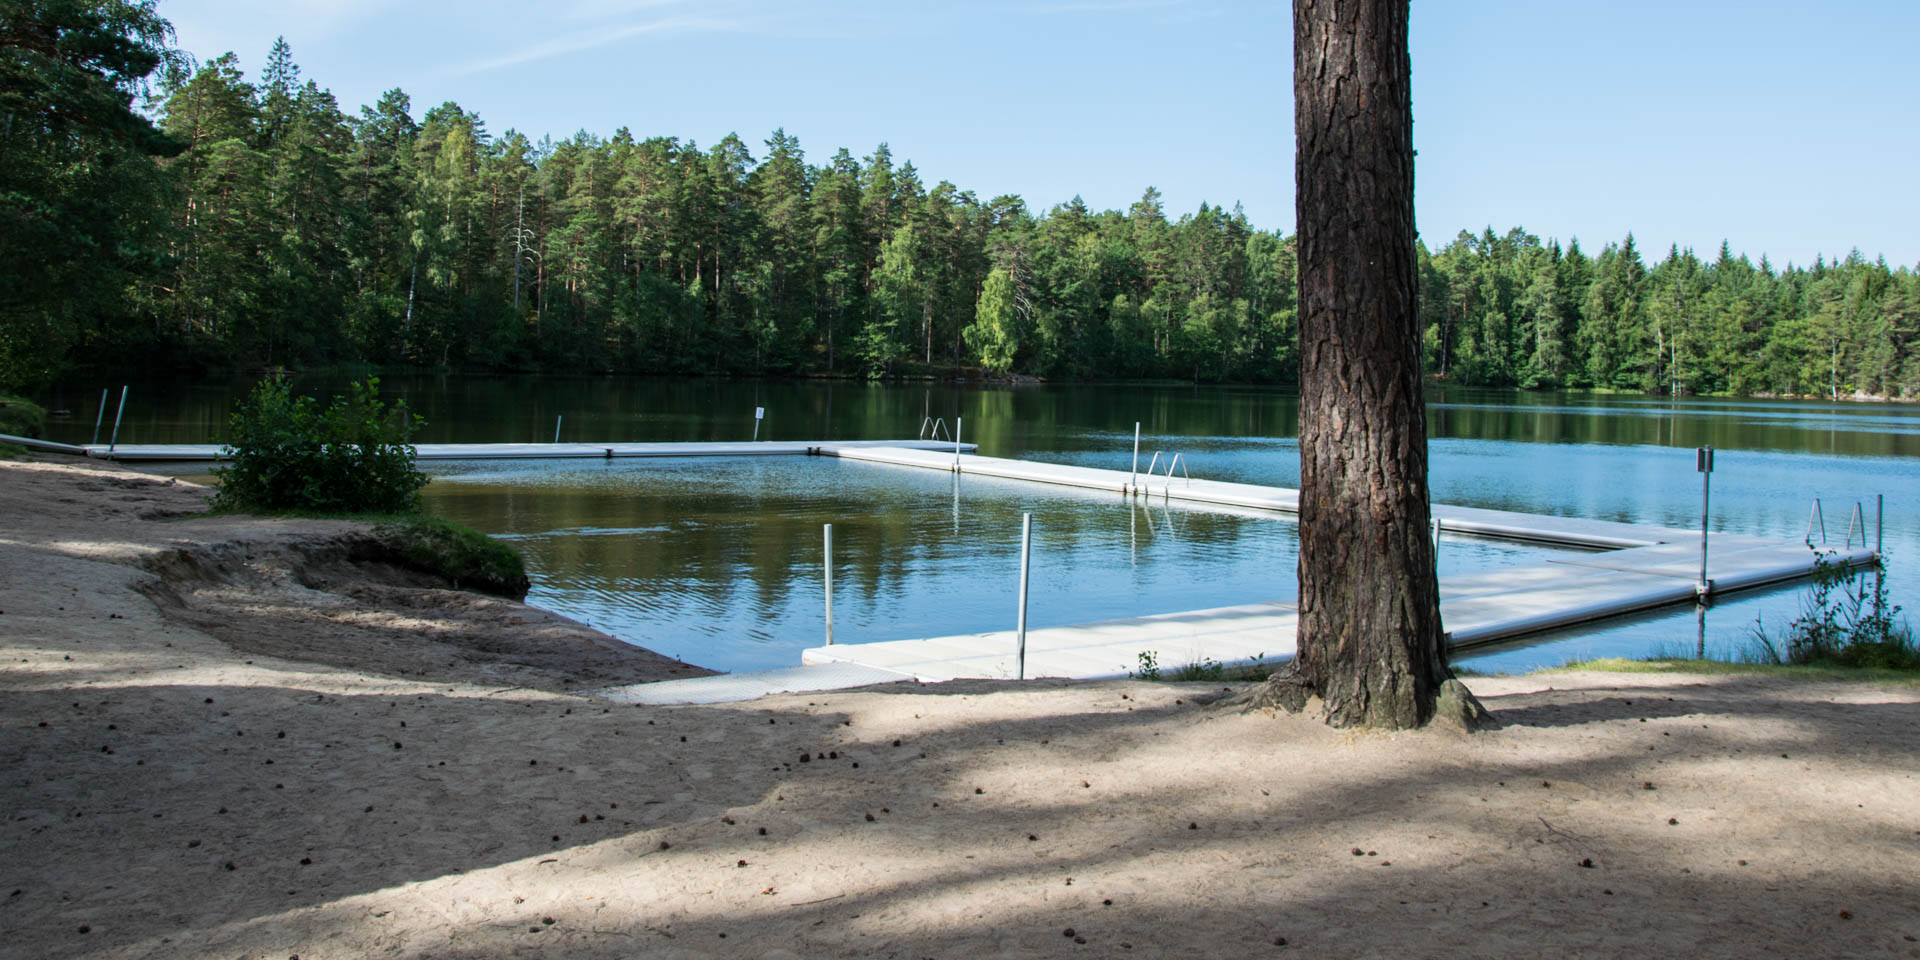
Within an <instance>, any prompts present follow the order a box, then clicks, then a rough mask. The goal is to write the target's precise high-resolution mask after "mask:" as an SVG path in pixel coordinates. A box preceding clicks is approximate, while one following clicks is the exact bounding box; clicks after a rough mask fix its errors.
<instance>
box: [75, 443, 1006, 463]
mask: <svg viewBox="0 0 1920 960" xmlns="http://www.w3.org/2000/svg"><path fill="white" fill-rule="evenodd" d="M59 446H62V447H65V449H64V450H61V451H59V452H69V451H74V450H78V451H80V452H82V453H84V454H85V455H86V456H89V457H97V458H100V459H103V460H129V461H131V460H145V461H162V460H171V461H194V460H224V459H227V458H228V457H229V456H231V454H230V453H229V448H228V447H226V446H225V445H222V444H217V443H122V444H118V445H116V446H113V447H109V446H108V445H107V444H104V443H91V444H83V445H81V446H78V447H70V446H66V445H64V444H61V445H59ZM954 446H955V444H953V443H952V442H949V441H941V440H754V441H742V442H738V443H723V442H660V443H611V442H610V443H419V444H414V448H413V449H414V457H415V459H417V460H618V459H624V458H628V457H770V456H806V455H809V454H815V455H821V454H824V455H833V456H838V455H842V453H843V452H846V451H853V450H860V449H865V448H870V447H886V448H889V449H896V450H903V451H921V450H944V451H946V452H947V455H948V456H949V457H951V456H952V455H953V450H954ZM958 446H959V448H960V450H961V451H962V452H965V453H971V452H973V451H974V450H975V449H976V447H975V445H974V444H971V443H963V444H959V445H958Z"/></svg>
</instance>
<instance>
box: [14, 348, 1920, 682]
mask: <svg viewBox="0 0 1920 960" xmlns="http://www.w3.org/2000/svg"><path fill="white" fill-rule="evenodd" d="M344 382H345V378H343V377H332V378H328V377H313V378H308V379H306V380H303V381H302V382H301V384H300V386H301V388H302V389H306V390H311V391H318V392H323V393H325V392H332V391H336V390H339V389H341V388H342V387H343V386H344ZM100 386H101V384H98V383H76V384H71V385H68V386H66V387H63V388H59V389H56V390H54V391H51V392H50V393H49V394H48V395H44V396H42V397H40V398H39V399H41V400H44V401H45V402H46V403H47V405H48V407H49V408H50V409H67V410H69V411H71V415H70V416H69V417H68V418H65V419H60V420H55V421H54V422H52V423H50V424H49V431H48V433H49V436H50V438H51V439H56V440H64V441H68V442H84V441H85V440H86V439H87V438H88V434H89V433H90V431H91V428H92V423H93V414H94V412H95V408H96V407H97V405H98V400H99V390H100ZM245 386H246V385H245V383H216V384H204V383H203V384H192V385H186V384H178V383H152V382H148V383H135V384H134V385H133V389H132V391H131V393H130V399H129V401H128V407H127V417H126V422H125V423H124V424H123V426H122V430H121V439H122V441H123V442H129V443H143V442H195V443H199V442H206V441H207V440H208V439H210V438H212V437H213V436H215V435H216V434H217V431H218V428H219V425H220V424H221V423H222V422H223V421H224V419H225V417H226V414H227V411H228V409H229V406H230V404H231V403H232V401H233V399H234V398H235V397H236V396H238V395H240V393H241V392H243V391H244V388H245ZM383 388H384V389H385V391H386V392H387V394H388V395H389V396H392V397H404V398H405V399H406V400H407V402H408V405H409V406H410V407H411V408H412V409H414V410H415V411H416V412H419V413H421V414H423V415H424V416H426V417H427V419H428V421H429V423H428V427H427V431H426V434H425V435H424V436H423V437H422V438H421V439H422V440H423V441H514V440H518V441H534V440H541V441H545V440H551V439H552V435H553V427H554V421H555V418H556V417H559V416H562V415H564V417H565V419H564V421H563V423H562V425H561V427H562V434H563V437H562V438H563V439H567V440H745V439H747V438H748V437H750V436H752V435H753V430H754V419H753V411H754V408H755V407H756V406H763V407H765V408H766V410H767V419H766V421H765V422H764V424H763V426H762V427H761V434H760V436H761V437H762V438H763V439H789V440H791V439H871V438H881V437H912V436H917V435H918V433H919V431H920V428H921V425H922V423H923V422H924V420H925V419H926V418H927V417H938V418H941V419H942V420H944V422H946V423H947V424H952V423H953V422H954V420H955V418H956V417H958V418H964V419H965V422H966V426H965V433H966V437H965V439H967V440H968V441H972V442H978V443H980V444H981V445H982V448H983V452H985V453H988V454H991V455H996V456H1024V457H1033V458H1038V459H1045V460H1053V461H1057V462H1063V463H1075V464H1085V465H1088V466H1100V467H1108V468H1112V469H1120V470H1125V469H1128V468H1129V466H1130V465H1131V463H1132V452H1133V430H1134V424H1135V423H1136V422H1138V423H1140V424H1141V432H1142V437H1141V447H1140V449H1141V456H1142V462H1141V464H1140V466H1142V467H1144V466H1145V465H1146V460H1147V459H1148V458H1149V457H1150V456H1151V454H1152V453H1153V452H1154V451H1156V450H1159V451H1165V452H1166V453H1167V454H1169V455H1171V454H1173V453H1179V454H1181V455H1182V457H1183V462H1185V463H1187V464H1188V465H1189V468H1190V471H1191V473H1192V474H1193V476H1195V477H1205V478H1210V479H1220V480H1238V481H1244V482H1249V483H1258V484H1270V485H1281V486H1295V485H1297V483H1298V479H1299V452H1298V448H1297V445H1296V442H1295V440H1294V437H1295V434H1296V432H1297V431H1296V426H1297V419H1296V418H1297V413H1298V407H1297V400H1296V398H1294V397H1293V396H1291V395H1289V394H1287V393H1285V392H1283V391H1279V390H1273V389H1266V388H1257V387H1190V386H1160V385H1154V386H1146V385H1101V386H1039V387H1022V388H1017V389H1009V388H1000V387H984V386H967V385H951V384H942V385H914V386H897V385H896V386H888V385H879V384H866V383H852V382H846V383H840V382H797V383H754V382H742V381H727V380H645V379H613V378H577V379H565V378H526V377H520V378H515V377H432V376H428V377H394V378H389V379H387V380H386V381H384V383H383ZM117 395H118V390H117V389H116V390H115V391H114V392H113V396H114V397H116V398H117ZM1428 400H1429V403H1428V427H1429V432H1430V434H1431V437H1432V451H1431V454H1432V455H1431V481H1432V485H1433V491H1434V497H1435V499H1436V500H1439V501H1441V502H1446V503H1454V504H1461V505H1466V506H1480V507H1491V508H1496V509H1505V510H1517V511H1523V512H1531V513H1543V514H1553V515H1564V516H1580V517H1594V518H1599V519H1607V520H1619V521H1626V522H1644V523H1655V524H1662V525H1666V526H1675V527H1682V528H1689V529H1691V528H1695V527H1697V526H1698V524H1699V522H1700V517H1699V493H1700V491H1699V479H1698V474H1696V473H1694V471H1693V460H1692V448H1693V447H1695V446H1698V445H1702V444H1712V445H1713V446H1714V447H1716V448H1717V449H1718V451H1719V454H1718V470H1717V472H1716V473H1715V474H1714V481H1713V483H1714V493H1713V503H1714V510H1713V516H1712V517H1711V520H1710V522H1711V526H1712V527H1713V529H1716V530H1725V531H1732V532H1739V533H1751V534H1758V535H1764V536H1775V537H1788V538H1798V537H1800V536H1802V535H1803V534H1804V532H1805V529H1806V524H1807V515H1808V511H1809V509H1810V506H1811V504H1812V502H1813V500H1814V498H1816V497H1817V498H1821V500H1822V502H1823V503H1824V504H1825V506H1826V513H1827V515H1828V526H1829V529H1830V536H1831V537H1832V539H1833V540H1834V541H1835V542H1836V543H1837V542H1838V541H1839V540H1840V539H1841V538H1842V537H1843V536H1844V533H1845V531H1844V526H1845V522H1844V520H1841V519H1838V518H1844V517H1846V516H1848V515H1849V514H1850V513H1851V511H1852V509H1853V506H1854V505H1855V504H1856V503H1858V504H1862V505H1863V506H1864V507H1865V509H1866V512H1867V513H1868V514H1871V512H1872V505H1873V502H1874V500H1873V498H1874V495H1875V494H1886V495H1887V497H1888V500H1887V510H1888V514H1887V523H1886V547H1887V552H1888V554H1889V555H1890V556H1891V557H1892V559H1893V564H1894V566H1893V569H1892V571H1891V573H1890V575H1889V578H1888V589H1889V592H1890V593H1891V595H1892V598H1893V601H1894V602H1896V603H1899V604H1902V605H1903V606H1905V607H1906V608H1908V609H1909V610H1914V609H1920V582H1917V578H1916V577H1915V576H1914V575H1913V573H1912V571H1911V570H1910V569H1909V568H1907V567H1906V566H1903V564H1904V562H1905V558H1907V557H1911V556H1915V555H1917V554H1920V550H1917V549H1916V548H1920V525H1916V522H1915V516H1916V515H1915V512H1914V509H1913V508H1914V504H1915V503H1916V502H1920V482H1916V480H1915V477H1916V476H1920V469H1916V468H1917V467H1920V407H1916V406H1911V405H1899V404H1871V403H1828V402H1824V401H1812V400H1792V401H1787V400H1781V401H1775V400H1748V399H1739V400H1720V399H1683V400H1668V399H1665V398H1650V397H1644V396H1617V395H1600V394H1581V393H1564V392H1561V393H1523V392H1518V391H1507V390H1486V389H1466V388H1456V387H1439V388H1434V389H1433V390H1431V391H1430V394H1429V397H1428ZM436 469H439V468H436ZM445 469H446V470H447V473H448V475H447V476H446V477H445V478H444V479H445V480H446V482H442V483H436V484H434V485H432V486H430V487H429V488H428V495H429V501H430V503H431V504H432V508H433V509H435V510H437V511H440V512H443V513H446V514H448V515H451V516H454V517H456V518H458V519H461V520H464V521H465V522H468V523H471V524H473V525H474V526H477V527H479V528H481V529H483V530H488V531H490V532H496V533H504V534H508V535H512V536H515V537H519V538H521V542H522V543H523V544H524V545H525V546H526V547H527V548H528V551H529V554H530V556H531V559H532V560H533V563H534V566H535V576H536V588H535V594H534V596H535V598H536V601H537V602H540V603H542V604H543V605H547V606H551V607H554V608H556V609H561V610H563V611H566V612H568V613H571V614H574V615H576V616H580V617H581V618H583V619H587V620H589V621H591V622H595V623H596V624H599V625H602V626H606V627H608V628H610V629H613V630H615V632H620V633H624V634H627V635H629V636H631V637H632V638H633V639H635V640H637V641H639V642H643V643H648V644H650V645H659V646H661V647H662V648H663V649H667V650H669V651H671V652H677V653H682V654H684V655H687V656H689V657H691V658H692V659H694V660H695V661H696V662H703V663H714V664H716V665H726V666H741V665H755V666H787V665H791V664H792V663H793V653H792V651H794V650H797V649H798V647H800V646H805V645H808V644H810V643H813V642H816V641H817V639H818V633H819V623H818V620H819V611H818V604H817V601H818V597H817V595H815V594H814V593H812V592H810V591H813V590H814V589H815V588H816V586H817V583H818V579H817V577H818V574H819V569H818V565H819V557H818V550H819V543H818V539H819V525H820V524H821V523H826V522H832V523H834V524H835V525H836V534H837V537H838V538H839V539H841V540H842V541H843V543H844V545H843V546H840V550H841V552H842V553H844V554H846V556H847V562H848V563H849V564H850V566H849V567H848V568H847V570H846V573H845V574H844V576H846V577H848V578H849V580H848V581H847V584H848V585H847V586H846V587H845V588H844V589H845V590H846V591H848V595H847V596H845V597H844V598H840V599H839V600H838V601H837V603H836V606H839V607H841V608H843V609H844V613H843V614H840V616H842V617H844V618H845V626H843V628H842V630H843V633H845V634H846V635H847V638H848V639H852V638H853V637H854V635H855V632H856V631H865V633H864V637H865V638H867V639H891V638H896V637H904V636H924V635H933V634H939V633H954V632H961V631H966V630H997V629H1006V628H1007V627H1009V626H1010V625H1011V622H1012V606H1013V603H1012V600H1011V599H1010V598H1011V589H1012V581H1013V578H1014V573H1015V570H1016V568H1017V563H1018V558H1017V539H1018V535H1019V514H1020V512H1021V511H1022V510H1029V509H1030V510H1033V511H1034V513H1035V520H1036V537H1037V538H1038V540H1037V542H1036V547H1035V557H1036V569H1035V585H1034V591H1035V593H1034V606H1033V611H1032V616H1033V620H1034V623H1035V625H1036V626H1038V625H1043V624H1047V623H1064V622H1072V621H1075V620H1085V619H1094V618H1098V617H1105V616H1118V615H1123V614H1127V613H1155V612H1166V611H1173V610H1183V609H1194V608H1197V607H1202V606H1210V605H1215V604H1227V603H1243V602H1248V601H1250V600H1258V599H1269V598H1286V597H1290V596H1292V595H1293V591H1294V588H1293V582H1294V562H1293V552H1292V550H1293V547H1292V536H1293V533H1292V528H1291V525H1290V524H1289V523H1287V522H1284V521H1281V520H1277V519H1273V518H1262V517H1248V516H1229V515H1219V514H1206V513H1196V512H1192V511H1190V510H1185V509H1183V508H1181V507H1180V506H1178V505H1177V504H1176V505H1172V506H1170V507H1169V506H1164V505H1156V506H1153V507H1152V508H1151V509H1149V508H1148V507H1147V506H1144V505H1136V506H1133V507H1129V506H1128V505H1126V504H1125V503H1124V502H1122V501H1120V500H1119V498H1118V497H1117V496H1116V497H1112V498H1102V497H1098V496H1093V495H1087V496H1081V495H1079V494H1077V493H1070V492H1065V491H1060V490H1055V489H1051V488H1044V487H1036V486H1032V485H1027V484H1018V483H1013V482H1011V481H989V480H985V479H982V478H974V477H968V478H964V479H961V478H956V477H954V476H953V475H951V474H948V475H945V476H943V475H941V474H940V473H938V472H934V471H912V470H900V469H894V468H885V467H880V466H877V465H871V464H869V465H853V464H845V463H839V462H837V461H830V460H825V459H819V458H811V459H809V458H798V459H791V460H786V459H782V460H742V461H729V462H727V463H724V464H717V463H714V462H711V461H704V462H703V461H652V462H648V463H645V464H636V463H634V462H632V461H615V462H613V463H602V462H594V463H593V464H591V465H590V466H583V465H581V464H578V463H549V464H514V465H510V466H501V465H497V464H489V465H466V466H453V467H447V468H445ZM1123 514H1124V516H1123ZM1500 549H1501V548H1498V547H1491V546H1488V547H1484V548H1481V547H1474V546H1471V545H1462V546H1459V547H1458V551H1457V561H1458V562H1469V563H1473V562H1485V563H1493V562H1507V561H1505V560H1504V559H1503V557H1504V556H1505V555H1503V554H1501V553H1500ZM1476 551H1478V552H1477V553H1476ZM1455 553H1456V548H1455V545H1454V544H1453V543H1452V542H1451V541H1450V542H1449V544H1448V545H1447V546H1446V547H1444V548H1443V549H1442V551H1441V558H1442V562H1443V563H1450V562H1456V561H1455V560H1449V556H1450V555H1453V554H1455ZM809 578H811V579H809ZM1049 590H1050V591H1052V592H1050V593H1049V592H1047V591H1049ZM1798 595H1799V594H1798V589H1797V588H1794V587H1788V588H1785V589H1775V590H1771V591H1765V592H1761V593H1757V594H1748V595H1736V596H1733V597H1729V598H1725V599H1722V600H1719V601H1717V602H1716V603H1715V604H1714V605H1713V606H1712V607H1710V608H1709V609H1708V610H1706V611H1703V612H1700V615H1696V612H1695V611H1693V610H1690V609H1687V608H1685V607H1676V608H1669V609H1667V610H1663V611H1657V612H1654V613H1652V614H1648V615H1643V616H1641V617H1637V618H1628V619H1624V620H1615V621H1609V622H1608V623H1606V624H1604V625H1600V626H1598V627H1595V626H1586V627H1580V628H1575V629H1573V630H1569V631H1563V632H1561V633H1558V634H1554V635H1548V636H1545V637H1540V638H1534V639H1531V640H1528V641H1526V642H1524V643H1519V644H1509V645H1505V646H1503V647H1500V648H1496V649H1493V650H1489V651H1485V652H1481V653H1479V654H1477V655H1476V656H1475V658H1474V660H1475V662H1477V663H1479V664H1480V665H1481V666H1483V667H1485V668H1488V669H1511V670H1518V669H1525V668H1528V667H1531V666H1536V665H1543V664H1554V663H1558V662H1561V661H1563V660H1565V659H1566V658H1567V657H1568V656H1570V655H1576V654H1588V653H1606V654H1608V655H1623V656H1644V655H1647V654H1649V653H1651V652H1681V653H1685V652H1689V651H1692V650H1695V649H1698V648H1699V647H1700V646H1701V645H1702V644H1703V643H1704V645H1705V646H1706V648H1707V649H1708V650H1709V651H1712V650H1715V649H1720V650H1728V649H1733V648H1737V647H1739V646H1741V645H1742V644H1744V642H1745V640H1744V638H1745V637H1747V636H1749V635H1750V633H1751V628H1752V625H1753V623H1754V620H1755V617H1756V616H1760V617H1764V618H1767V619H1768V620H1769V621H1771V622H1774V623H1776V624H1777V623H1781V622H1784V621H1785V619H1787V618H1790V617H1791V616H1793V615H1794V614H1795V613H1797V612H1798V610H1797V606H1798ZM1703 636H1704V640H1703V639H1702V637H1703Z"/></svg>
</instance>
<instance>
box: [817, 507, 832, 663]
mask: <svg viewBox="0 0 1920 960" xmlns="http://www.w3.org/2000/svg"><path fill="white" fill-rule="evenodd" d="M824 531H825V533H826V540H827V543H826V549H825V552H824V553H823V554H822V556H823V557H824V558H825V559H823V560H822V561H821V563H820V576H821V581H822V582H823V583H825V584H826V588H827V646H829V647H831V646H833V524H831V523H829V524H826V525H825V526H824Z"/></svg>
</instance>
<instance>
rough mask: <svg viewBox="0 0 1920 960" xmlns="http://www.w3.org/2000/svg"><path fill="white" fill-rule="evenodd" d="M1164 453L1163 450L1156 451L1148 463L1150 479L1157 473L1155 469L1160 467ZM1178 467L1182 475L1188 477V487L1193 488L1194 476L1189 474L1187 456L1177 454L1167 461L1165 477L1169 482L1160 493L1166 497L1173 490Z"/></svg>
mask: <svg viewBox="0 0 1920 960" xmlns="http://www.w3.org/2000/svg"><path fill="white" fill-rule="evenodd" d="M1164 452H1165V451H1161V450H1155V451H1154V452H1153V459H1152V460H1150V461H1148V462H1147V476H1148V477H1152V476H1154V474H1155V472H1156V470H1155V468H1157V467H1159V466H1160V457H1161V456H1162V455H1163V454H1164ZM1176 466H1177V467H1179V468H1180V474H1181V475H1182V476H1184V477H1186V479H1187V486H1193V474H1190V473H1188V472H1187V461H1186V456H1185V455H1184V454H1179V453H1176V454H1174V455H1173V456H1172V457H1171V458H1170V459H1168V460H1167V472H1166V473H1165V474H1164V476H1165V477H1166V478H1167V482H1166V484H1165V485H1164V486H1162V487H1161V488H1160V492H1161V495H1162V496H1164V495H1166V493H1167V491H1169V490H1171V489H1172V488H1173V468H1174V467H1176Z"/></svg>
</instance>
